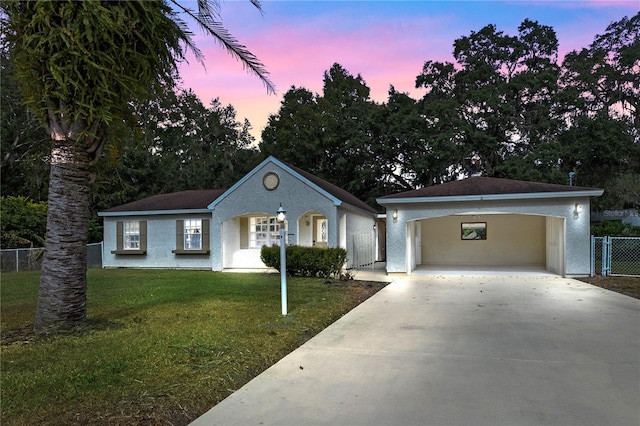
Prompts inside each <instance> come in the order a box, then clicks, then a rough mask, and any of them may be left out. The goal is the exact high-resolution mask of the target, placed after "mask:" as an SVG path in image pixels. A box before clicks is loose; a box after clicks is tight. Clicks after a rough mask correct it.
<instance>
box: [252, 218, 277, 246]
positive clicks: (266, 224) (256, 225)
mask: <svg viewBox="0 0 640 426" xmlns="http://www.w3.org/2000/svg"><path fill="white" fill-rule="evenodd" d="M272 245H277V246H279V245H280V222H278V221H277V220H276V218H275V217H250V218H249V248H261V247H262V246H272Z"/></svg>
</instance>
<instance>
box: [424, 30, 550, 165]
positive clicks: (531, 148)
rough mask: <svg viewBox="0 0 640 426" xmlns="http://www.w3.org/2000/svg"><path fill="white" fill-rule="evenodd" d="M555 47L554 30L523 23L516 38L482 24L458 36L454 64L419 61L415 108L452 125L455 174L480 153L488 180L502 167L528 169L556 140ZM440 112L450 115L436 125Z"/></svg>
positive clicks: (450, 136)
mask: <svg viewBox="0 0 640 426" xmlns="http://www.w3.org/2000/svg"><path fill="white" fill-rule="evenodd" d="M557 50H558V40H557V37H556V35H555V32H554V30H553V28H551V27H548V26H544V25H540V24H539V23H538V22H535V21H530V20H528V19H525V20H524V21H523V22H522V23H521V24H520V26H519V27H518V34H517V35H516V36H510V35H507V34H505V33H503V32H502V31H499V30H498V29H497V28H496V27H495V26H494V25H487V26H485V27H484V28H482V29H481V30H480V31H477V32H475V31H473V32H471V34H470V35H469V36H464V37H461V38H459V39H457V40H456V41H455V42H454V50H453V56H454V57H455V59H456V61H457V66H456V65H454V64H452V63H440V62H432V61H428V62H427V63H425V66H424V68H423V72H422V74H421V75H419V76H418V77H417V78H416V87H424V88H425V89H427V93H426V95H425V96H424V98H423V100H422V103H421V105H422V106H423V107H426V108H428V110H427V111H426V113H427V114H426V115H427V117H429V118H428V120H429V121H430V122H431V123H438V124H440V123H443V122H444V123H446V122H447V121H450V120H453V121H452V123H453V124H454V126H453V128H454V129H455V134H450V135H449V140H450V141H451V144H452V146H451V149H453V150H460V152H461V154H462V157H461V158H458V161H457V163H458V164H454V165H452V166H453V167H452V171H454V173H458V171H460V170H463V169H464V166H465V163H466V162H467V159H468V158H469V157H471V156H472V155H473V154H479V155H480V157H481V158H482V160H483V166H484V172H485V174H486V175H489V176H502V177H506V175H508V174H509V173H508V172H506V170H505V164H508V163H509V162H517V163H518V166H517V167H515V169H522V168H523V165H525V164H527V167H526V168H531V167H533V166H534V164H535V161H536V158H535V156H534V155H532V153H533V152H535V150H536V147H537V146H538V145H540V144H542V143H545V142H546V141H548V140H549V139H551V138H553V136H554V135H555V133H554V132H555V128H556V124H555V123H554V121H553V117H552V116H551V115H550V110H551V107H552V105H553V103H552V100H553V96H554V94H555V93H556V91H557V75H558V72H559V67H558V66H557V64H556V61H557ZM447 104H448V108H446V109H443V108H442V107H443V106H445V105H447ZM447 112H448V113H449V114H450V113H451V112H454V115H455V118H454V117H451V115H450V117H449V119H444V120H443V117H440V116H441V115H443V114H446V113H447ZM449 133H451V132H449Z"/></svg>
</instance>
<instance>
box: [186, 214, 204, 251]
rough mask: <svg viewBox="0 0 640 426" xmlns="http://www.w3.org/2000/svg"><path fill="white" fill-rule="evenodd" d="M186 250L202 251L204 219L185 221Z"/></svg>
mask: <svg viewBox="0 0 640 426" xmlns="http://www.w3.org/2000/svg"><path fill="white" fill-rule="evenodd" d="M184 249H185V250H202V219H186V220H185V221H184Z"/></svg>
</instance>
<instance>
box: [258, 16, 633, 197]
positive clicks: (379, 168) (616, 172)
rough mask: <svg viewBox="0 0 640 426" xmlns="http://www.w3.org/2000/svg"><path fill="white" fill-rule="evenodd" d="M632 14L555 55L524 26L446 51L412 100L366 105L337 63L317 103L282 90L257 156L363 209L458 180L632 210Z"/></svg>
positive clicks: (550, 43) (551, 39) (544, 32)
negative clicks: (299, 172)
mask: <svg viewBox="0 0 640 426" xmlns="http://www.w3.org/2000/svg"><path fill="white" fill-rule="evenodd" d="M639 34H640V14H638V15H636V16H634V17H632V18H626V17H625V18H623V19H621V20H620V21H618V22H614V23H612V24H611V25H610V26H609V27H608V28H607V30H606V32H605V33H604V34H602V35H597V36H596V37H595V39H594V41H593V43H592V44H591V45H590V46H589V47H586V48H584V49H582V50H581V51H580V52H577V51H574V52H570V53H568V54H567V55H566V57H565V58H564V60H563V61H562V63H560V62H559V58H558V39H557V36H556V33H555V31H554V30H553V28H552V27H549V26H546V25H542V24H540V23H538V22H536V21H532V20H529V19H525V20H524V21H523V22H522V23H521V24H520V26H519V27H518V32H517V34H515V35H509V34H505V33H504V32H503V31H500V30H499V29H498V28H497V27H496V26H495V25H487V26H485V27H483V28H482V29H480V30H479V31H472V32H471V34H469V35H468V36H463V37H460V38H458V39H457V40H455V42H454V43H453V52H452V53H453V57H454V59H455V63H453V62H438V61H430V60H428V61H426V62H425V63H424V66H423V68H422V71H421V73H420V74H419V75H418V76H417V77H416V88H421V89H424V90H425V94H424V96H423V97H422V98H421V99H418V100H414V99H412V98H411V97H410V96H409V95H408V94H406V93H398V92H397V91H396V90H395V89H394V88H393V86H391V87H390V90H389V96H388V100H387V102H385V103H383V104H377V103H375V102H373V101H372V100H371V99H370V97H369V88H368V87H367V86H366V83H365V81H364V79H363V78H362V77H361V76H360V75H357V77H354V76H353V75H351V74H350V73H349V71H347V70H346V69H344V68H343V67H342V66H341V65H339V64H334V65H333V66H332V67H331V69H330V70H329V71H327V72H326V73H325V78H324V83H325V84H324V87H323V93H322V94H314V93H311V92H310V91H308V90H307V89H305V88H302V87H292V88H291V89H290V90H289V91H288V92H287V93H286V94H285V95H284V97H283V101H282V104H281V107H280V110H279V112H278V113H276V114H273V115H271V116H270V118H269V123H268V125H267V127H266V128H265V130H264V131H263V133H262V142H261V143H260V149H261V151H262V152H263V153H264V154H265V155H267V154H274V155H277V156H279V157H280V158H281V159H283V160H284V161H288V162H291V163H292V164H294V165H296V166H298V167H302V168H305V169H306V170H309V171H310V172H312V173H315V174H317V175H318V176H321V177H323V178H325V179H327V180H329V181H331V182H333V183H334V184H337V185H339V186H342V187H343V188H345V189H348V190H349V191H351V192H352V193H354V194H355V195H357V196H359V197H360V198H362V199H363V200H367V201H368V202H370V203H371V204H372V205H374V204H375V199H376V197H379V196H382V195H387V194H389V193H392V192H397V191H402V190H410V189H415V188H420V187H423V186H429V185H434V184H438V183H442V182H446V181H449V180H453V179H458V178H460V177H463V176H466V175H468V174H469V173H468V169H469V167H470V166H471V159H472V158H473V157H475V156H479V157H480V159H481V162H482V173H483V174H484V175H486V176H493V177H502V178H511V179H521V180H536V181H541V182H552V183H567V182H568V173H569V172H573V173H575V176H576V180H575V181H574V183H575V184H578V185H582V186H596V187H604V188H605V189H606V193H605V197H602V198H601V199H600V200H597V201H596V205H599V206H600V207H602V208H606V207H623V206H639V205H640V199H638V196H637V194H638V193H640V190H639V189H638V188H640V186H639V185H640V177H639V176H640V154H639V153H640V151H639V150H640V135H639V131H640V130H639V129H640V128H639V126H638V114H637V108H638V99H640V96H639V95H640V94H639V93H638V88H639V87H640V80H639V79H640V62H639V61H640V59H639V58H640V54H639V52H640V44H639V43H640V41H639V40H640V38H639V37H638V35H639Z"/></svg>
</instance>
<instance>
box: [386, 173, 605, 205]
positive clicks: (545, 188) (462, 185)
mask: <svg viewBox="0 0 640 426" xmlns="http://www.w3.org/2000/svg"><path fill="white" fill-rule="evenodd" d="M603 191H604V190H603V189H599V188H588V187H582V186H568V185H558V184H553V183H540V182H527V181H522V180H512V179H500V178H493V177H481V176H478V177H470V178H466V179H462V180H456V181H451V182H446V183H443V184H440V185H434V186H429V187H426V188H420V189H415V190H413V191H407V192H400V193H398V194H392V195H387V196H385V197H381V198H378V199H377V201H378V203H379V204H392V203H425V202H426V203H435V202H448V201H479V200H514V199H531V198H566V197H597V196H600V195H602V193H603Z"/></svg>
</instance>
